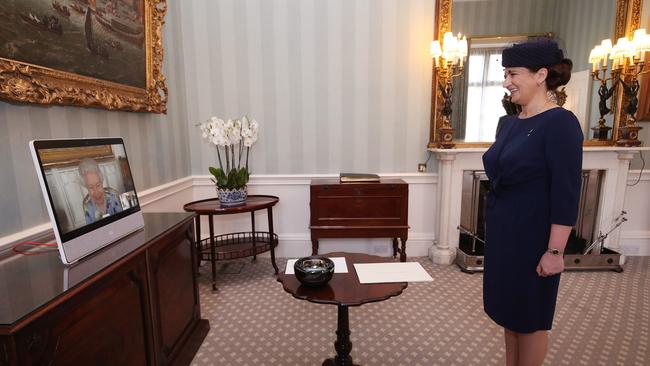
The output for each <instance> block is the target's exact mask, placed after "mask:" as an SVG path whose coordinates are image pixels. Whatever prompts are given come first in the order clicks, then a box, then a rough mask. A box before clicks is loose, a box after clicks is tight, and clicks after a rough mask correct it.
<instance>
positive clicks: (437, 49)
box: [431, 32, 467, 149]
mask: <svg viewBox="0 0 650 366" xmlns="http://www.w3.org/2000/svg"><path fill="white" fill-rule="evenodd" d="M431 58H433V62H434V67H435V70H436V75H437V78H438V85H437V87H438V90H439V92H440V95H442V97H443V99H444V103H443V105H442V111H441V114H442V126H441V127H440V128H439V129H438V133H439V139H438V147H440V148H444V149H450V148H452V147H454V146H455V144H454V143H453V140H454V129H453V128H452V127H451V111H452V103H453V101H452V94H453V88H454V85H453V79H454V78H456V77H458V76H460V75H462V74H463V69H464V64H465V59H466V58H467V38H466V37H462V38H461V34H460V33H458V36H454V35H453V34H452V33H451V32H446V33H445V34H444V36H443V38H442V43H440V41H439V40H435V41H433V42H431Z"/></svg>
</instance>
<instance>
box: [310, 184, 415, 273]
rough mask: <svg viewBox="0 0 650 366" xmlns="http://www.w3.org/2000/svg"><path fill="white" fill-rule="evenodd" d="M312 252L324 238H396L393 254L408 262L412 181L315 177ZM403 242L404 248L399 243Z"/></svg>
mask: <svg viewBox="0 0 650 366" xmlns="http://www.w3.org/2000/svg"><path fill="white" fill-rule="evenodd" d="M309 205H310V213H311V218H310V226H309V228H310V229H311V241H312V255H316V254H318V240H319V239H320V238H392V239H393V256H396V255H397V253H398V252H399V253H400V260H401V261H402V262H405V261H406V240H407V239H408V229H409V226H408V184H407V183H406V182H404V181H403V180H401V179H381V181H380V182H376V183H340V182H339V180H338V179H314V180H312V181H311V185H310V203H309ZM398 239H399V241H401V247H400V246H399V245H398Z"/></svg>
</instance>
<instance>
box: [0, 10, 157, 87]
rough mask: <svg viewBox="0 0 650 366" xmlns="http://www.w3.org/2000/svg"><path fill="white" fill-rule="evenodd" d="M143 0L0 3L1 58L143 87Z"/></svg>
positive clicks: (144, 77)
mask: <svg viewBox="0 0 650 366" xmlns="http://www.w3.org/2000/svg"><path fill="white" fill-rule="evenodd" d="M144 9H145V0H20V1H0V14H3V15H4V16H2V17H0V45H2V46H0V58H3V59H8V60H16V61H20V62H24V63H27V64H31V65H37V66H42V67H46V68H49V69H54V70H61V71H64V72H68V73H73V74H79V75H82V76H88V77H92V78H96V79H99V80H106V81H110V82H114V83H118V84H123V85H127V86H131V87H135V88H143V89H144V88H146V83H147V70H146V69H147V68H146V44H145V39H146V37H145V36H146V29H145V21H144V17H145V14H144Z"/></svg>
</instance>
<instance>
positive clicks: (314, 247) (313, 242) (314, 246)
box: [311, 239, 318, 255]
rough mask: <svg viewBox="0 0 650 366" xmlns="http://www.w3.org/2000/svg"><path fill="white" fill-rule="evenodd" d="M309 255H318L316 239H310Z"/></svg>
mask: <svg viewBox="0 0 650 366" xmlns="http://www.w3.org/2000/svg"><path fill="white" fill-rule="evenodd" d="M311 255H318V239H312V240H311Z"/></svg>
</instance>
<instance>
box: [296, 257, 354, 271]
mask: <svg viewBox="0 0 650 366" xmlns="http://www.w3.org/2000/svg"><path fill="white" fill-rule="evenodd" d="M330 259H331V260H332V262H334V273H348V265H347V264H346V263H345V257H332V258H330ZM296 261H297V259H289V260H288V261H287V268H286V269H285V271H284V274H294V273H293V264H294V263H296Z"/></svg>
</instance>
